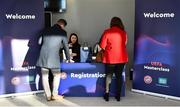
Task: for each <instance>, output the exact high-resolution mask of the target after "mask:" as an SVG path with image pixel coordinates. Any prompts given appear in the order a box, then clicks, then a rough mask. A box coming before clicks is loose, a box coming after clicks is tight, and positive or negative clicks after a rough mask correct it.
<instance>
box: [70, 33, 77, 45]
mask: <svg viewBox="0 0 180 107" xmlns="http://www.w3.org/2000/svg"><path fill="white" fill-rule="evenodd" d="M72 36H76V38H77V40H76V43H74V45H77V44H79V41H78V36H77V34H76V33H71V34H70V37H69V42H68V43H72V42H71V37H72Z"/></svg>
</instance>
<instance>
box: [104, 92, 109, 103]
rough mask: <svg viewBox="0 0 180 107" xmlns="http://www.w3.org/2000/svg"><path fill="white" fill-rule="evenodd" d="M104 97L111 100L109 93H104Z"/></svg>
mask: <svg viewBox="0 0 180 107" xmlns="http://www.w3.org/2000/svg"><path fill="white" fill-rule="evenodd" d="M104 99H105V101H109V93H105V94H104Z"/></svg>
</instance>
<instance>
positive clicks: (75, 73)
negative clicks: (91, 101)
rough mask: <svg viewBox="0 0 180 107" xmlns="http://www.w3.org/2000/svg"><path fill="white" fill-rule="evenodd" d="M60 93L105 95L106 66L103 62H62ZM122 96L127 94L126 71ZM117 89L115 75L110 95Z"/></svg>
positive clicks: (77, 95) (76, 95)
mask: <svg viewBox="0 0 180 107" xmlns="http://www.w3.org/2000/svg"><path fill="white" fill-rule="evenodd" d="M61 68H62V73H61V81H60V86H59V94H63V95H65V96H74V97H79V96H82V97H85V96H92V97H93V96H103V94H104V91H105V88H104V84H105V66H104V64H101V63H62V64H61ZM122 76H123V86H122V92H121V93H122V96H125V72H123V75H122ZM115 91H116V87H115V77H114V76H113V79H112V84H111V90H110V95H111V96H114V95H115Z"/></svg>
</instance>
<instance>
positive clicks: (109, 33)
mask: <svg viewBox="0 0 180 107" xmlns="http://www.w3.org/2000/svg"><path fill="white" fill-rule="evenodd" d="M126 43H127V34H126V32H125V31H123V30H121V29H120V28H118V27H112V28H109V29H107V30H105V31H104V33H103V35H102V38H101V42H100V47H101V48H102V49H104V50H105V51H104V55H103V63H108V64H119V63H126V62H128V54H127V51H126Z"/></svg>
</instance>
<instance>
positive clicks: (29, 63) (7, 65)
mask: <svg viewBox="0 0 180 107" xmlns="http://www.w3.org/2000/svg"><path fill="white" fill-rule="evenodd" d="M0 10H1V11H0V17H1V20H0V95H5V94H14V93H22V92H31V91H36V90H38V89H41V87H39V86H38V85H37V84H36V81H38V78H36V77H37V70H38V69H37V68H36V66H35V62H36V61H35V60H36V57H37V55H38V53H37V52H38V47H37V45H36V42H37V38H38V34H39V32H40V30H42V29H43V27H44V8H43V0H1V3H0ZM32 54H33V55H32Z"/></svg>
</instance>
